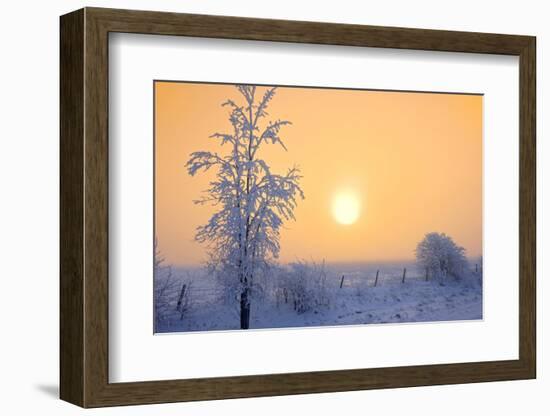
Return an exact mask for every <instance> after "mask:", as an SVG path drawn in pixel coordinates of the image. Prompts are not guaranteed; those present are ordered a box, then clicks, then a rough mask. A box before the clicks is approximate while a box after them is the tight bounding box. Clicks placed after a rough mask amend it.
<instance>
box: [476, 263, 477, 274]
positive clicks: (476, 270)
mask: <svg viewBox="0 0 550 416" xmlns="http://www.w3.org/2000/svg"><path fill="white" fill-rule="evenodd" d="M476 273H477V263H476Z"/></svg>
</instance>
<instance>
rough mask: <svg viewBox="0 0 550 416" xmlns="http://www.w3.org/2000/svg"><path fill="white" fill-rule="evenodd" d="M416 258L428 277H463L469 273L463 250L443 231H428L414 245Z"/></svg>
mask: <svg viewBox="0 0 550 416" xmlns="http://www.w3.org/2000/svg"><path fill="white" fill-rule="evenodd" d="M415 252H416V260H417V262H418V265H419V267H421V268H422V270H426V271H427V272H428V275H429V277H430V278H434V279H441V278H446V277H447V276H452V277H454V278H455V279H463V278H465V277H468V276H470V275H471V273H470V271H469V268H468V261H467V260H466V256H465V254H464V253H465V250H464V248H463V247H460V246H458V245H457V244H456V243H455V242H454V241H453V239H452V238H451V237H449V236H448V235H446V234H444V233H435V232H433V233H428V234H426V236H425V237H424V239H423V240H422V241H421V242H420V243H418V245H417V246H416V251H415Z"/></svg>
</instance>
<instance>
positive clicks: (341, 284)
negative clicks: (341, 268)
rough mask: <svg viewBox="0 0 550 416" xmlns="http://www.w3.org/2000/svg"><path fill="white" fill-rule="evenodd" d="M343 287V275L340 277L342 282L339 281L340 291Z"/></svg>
mask: <svg viewBox="0 0 550 416" xmlns="http://www.w3.org/2000/svg"><path fill="white" fill-rule="evenodd" d="M343 285H344V275H342V280H340V289H342V286H343Z"/></svg>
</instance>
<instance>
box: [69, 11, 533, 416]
mask: <svg viewBox="0 0 550 416" xmlns="http://www.w3.org/2000/svg"><path fill="white" fill-rule="evenodd" d="M60 30H61V42H60V48H61V50H60V58H61V59H60V65H61V74H60V76H61V78H60V84H61V91H60V111H61V120H60V130H61V139H60V140H61V153H60V160H61V167H60V168H61V171H60V172H61V177H60V187H61V195H60V205H61V212H60V222H61V226H60V233H61V241H60V263H61V266H60V278H61V283H60V345H61V346H60V361H61V365H60V380H61V381H60V384H61V385H60V396H61V398H62V399H63V400H66V401H68V402H71V403H74V404H77V405H79V406H82V407H101V406H115V405H129V404H145V403H162V402H177V401H191V400H211V399H225V398H237V397H257V396H270V395H285V394H303V393H321V392H336V391H351V390H363V389H379V388H396V387H409V386H425V385H438V384H455V383H474V382H486V381H498V380H519V379H530V378H535V377H536V325H535V324H536V317H535V313H536V304H535V302H536V288H535V286H536V276H535V265H536V234H535V233H536V206H535V203H536V177H535V174H536V170H535V163H536V160H535V158H536V146H535V129H536V118H535V117H536V115H535V107H536V89H535V85H536V81H535V73H536V69H535V64H536V57H535V54H536V39H535V37H531V36H516V35H499V34H486V33H470V32H451V31H439V30H423V29H404V28H391V27H378V26H361V25H344V24H329V23H314V22H297V21H285V20H268V19H251V18H240V17H223V16H207V15H191V14H177V13H164V12H147V11H130V10H115V9H100V8H85V9H81V10H78V11H75V12H72V13H69V14H67V15H64V16H62V17H61V19H60ZM109 32H128V33H144V34H155V35H176V36H194V37H207V38H227V39H247V40H264V41H279V42H298V43H313V44H330V45H347V46H358V47H360V46H369V47H383V48H399V49H418V50H431V51H450V52H470V53H485V54H504V55H516V56H519V58H520V103H519V104H520V105H519V113H520V131H519V133H520V143H519V145H520V186H519V190H518V192H519V195H520V221H519V227H520V271H519V272H520V279H519V285H520V290H519V302H520V303H519V305H520V316H519V334H520V343H519V359H518V360H510V361H492V362H473V363H462V364H444V365H422V366H407V367H391V368H370V369H357V370H338V371H323V372H308V373H289V374H267V375H255V376H239V377H221V378H204V379H184V380H169V381H147V382H136V383H109V380H108V286H109V285H108V221H109V218H108V155H107V152H108V140H109V139H108V34H109Z"/></svg>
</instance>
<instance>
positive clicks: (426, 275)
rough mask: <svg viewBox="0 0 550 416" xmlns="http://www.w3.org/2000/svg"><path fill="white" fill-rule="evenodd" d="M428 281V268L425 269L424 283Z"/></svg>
mask: <svg viewBox="0 0 550 416" xmlns="http://www.w3.org/2000/svg"><path fill="white" fill-rule="evenodd" d="M427 281H428V268H427V267H426V282H427Z"/></svg>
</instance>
